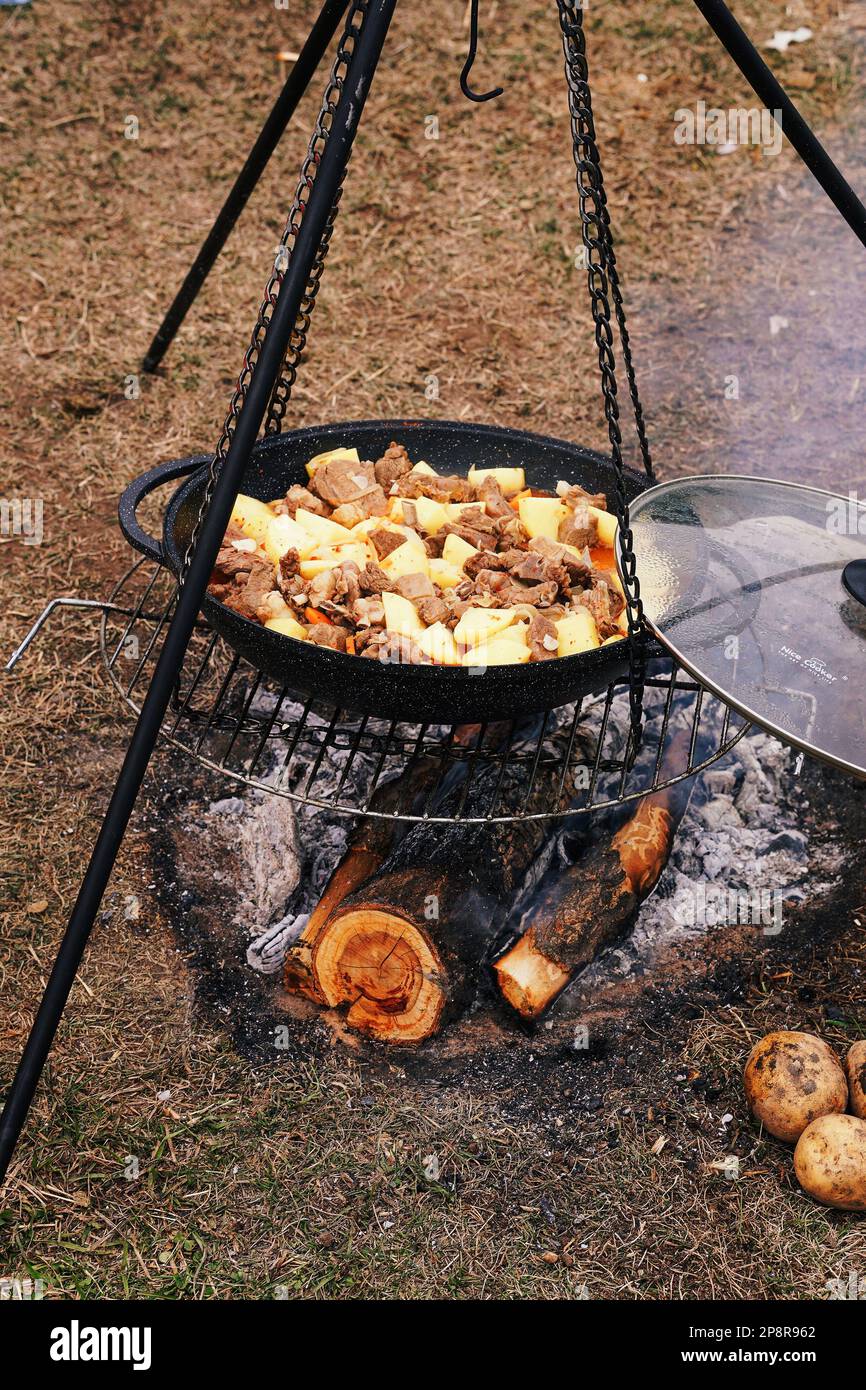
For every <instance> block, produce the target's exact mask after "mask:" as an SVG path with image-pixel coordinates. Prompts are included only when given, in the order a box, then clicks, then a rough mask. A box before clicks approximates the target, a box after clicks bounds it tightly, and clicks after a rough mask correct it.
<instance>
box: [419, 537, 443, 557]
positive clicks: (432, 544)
mask: <svg viewBox="0 0 866 1390" xmlns="http://www.w3.org/2000/svg"><path fill="white" fill-rule="evenodd" d="M444 544H445V537H444V536H443V534H442V532H441V531H437V533H436V535H435V536H425V537H424V549H425V550H426V551H427V554H428V556H429V558H430V559H431V560H440V559H441V558H442V547H443V545H444Z"/></svg>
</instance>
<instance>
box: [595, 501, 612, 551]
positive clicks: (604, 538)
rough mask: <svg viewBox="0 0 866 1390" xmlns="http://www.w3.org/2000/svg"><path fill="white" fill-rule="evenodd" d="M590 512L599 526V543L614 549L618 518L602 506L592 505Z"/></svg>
mask: <svg viewBox="0 0 866 1390" xmlns="http://www.w3.org/2000/svg"><path fill="white" fill-rule="evenodd" d="M589 514H590V516H591V517H594V519H595V522H596V524H597V526H598V543H599V545H604V546H607V547H608V549H609V550H612V549H613V546H614V542H615V541H616V527H617V520H616V517H615V516H614V514H613V512H603V511H602V510H601V507H590V509H589Z"/></svg>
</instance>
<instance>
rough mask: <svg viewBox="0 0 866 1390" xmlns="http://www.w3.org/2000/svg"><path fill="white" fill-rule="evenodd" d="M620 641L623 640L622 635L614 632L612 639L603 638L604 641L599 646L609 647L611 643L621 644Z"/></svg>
mask: <svg viewBox="0 0 866 1390" xmlns="http://www.w3.org/2000/svg"><path fill="white" fill-rule="evenodd" d="M622 640H623V634H622V633H621V632H615V633H614V634H613V637H605V639H604V641H603V642H602V644H601V645H602V646H603V647H609V646H610V644H611V642H621V641H622Z"/></svg>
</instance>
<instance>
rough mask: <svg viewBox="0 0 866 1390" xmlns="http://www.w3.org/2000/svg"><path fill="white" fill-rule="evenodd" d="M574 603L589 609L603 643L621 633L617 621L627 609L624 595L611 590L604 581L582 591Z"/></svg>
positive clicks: (599, 580)
mask: <svg viewBox="0 0 866 1390" xmlns="http://www.w3.org/2000/svg"><path fill="white" fill-rule="evenodd" d="M574 602H575V603H577V604H580V605H581V606H582V607H584V608H588V609H589V611H590V613H591V614H592V616H593V617H594V618H595V625H596V627H597V628H598V635H599V637H600V638H601V640H602V641H604V640H605V638H606V637H613V635H614V633H618V632H619V628H618V626H617V621H616V620H617V618H618V617H619V615H620V613H621V612H622V610H623V608H624V607H625V601H624V599H623V597H622V594H620V593H618V592H617V590H616V589H613V588H611V587H610V585H609V584H607V583H606V582H605V580H604V579H596V580H595V581H594V583H593V585H592V587H591V588H588V589H581V590H580V591H579V592H578V593H577V594H576V595H575V597H574Z"/></svg>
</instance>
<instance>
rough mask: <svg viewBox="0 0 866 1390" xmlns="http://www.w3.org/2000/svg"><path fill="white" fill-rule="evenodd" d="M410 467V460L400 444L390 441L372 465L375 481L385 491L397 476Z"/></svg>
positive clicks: (406, 471) (400, 476) (402, 474)
mask: <svg viewBox="0 0 866 1390" xmlns="http://www.w3.org/2000/svg"><path fill="white" fill-rule="evenodd" d="M411 467H412V460H411V459H410V457H409V455H408V454H407V453H406V450H405V449H404V448H403V445H402V444H394V443H391V444H389V445H388V447H387V449H386V450H385V452H384V454H383V455H382V457H381V458H380V459H377V461H376V463H375V464H374V465H373V471H374V475H375V478H376V482H377V483H378V484H379V485H380V487H383V488H384V489H385V491H386V492H389V491H390V489H391V484H392V483H396V481H397V479H398V478H402V477H403V476H404V475H405V474H406V473H408V472H409V470H410V469H411Z"/></svg>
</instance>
